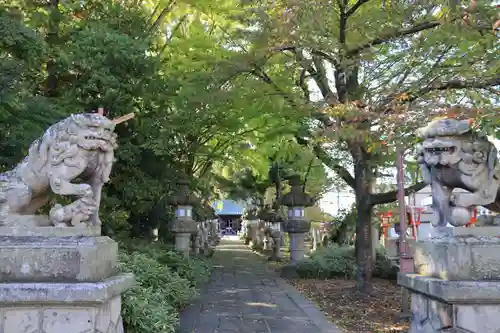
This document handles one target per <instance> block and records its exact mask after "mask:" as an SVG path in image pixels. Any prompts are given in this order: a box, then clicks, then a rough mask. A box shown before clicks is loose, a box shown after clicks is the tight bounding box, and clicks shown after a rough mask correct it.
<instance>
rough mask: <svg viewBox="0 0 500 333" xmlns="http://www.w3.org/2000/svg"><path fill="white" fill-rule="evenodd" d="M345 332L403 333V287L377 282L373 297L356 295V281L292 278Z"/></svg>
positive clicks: (305, 294) (299, 289) (406, 327)
mask: <svg viewBox="0 0 500 333" xmlns="http://www.w3.org/2000/svg"><path fill="white" fill-rule="evenodd" d="M288 282H289V283H291V284H292V285H294V286H295V288H296V289H297V290H298V291H299V292H301V293H302V294H303V295H304V296H306V297H307V298H308V299H309V300H310V301H312V302H313V303H315V304H316V305H317V306H318V307H319V308H320V309H321V310H322V311H323V312H324V313H325V315H326V316H327V317H328V318H329V319H330V320H331V321H332V322H334V323H335V324H336V325H337V326H338V327H339V328H340V329H341V330H342V331H344V332H345V333H403V332H408V321H407V320H401V287H399V286H398V285H397V284H396V282H394V281H386V280H381V279H374V283H373V285H374V290H373V292H372V293H371V294H370V295H360V294H358V293H356V292H354V281H349V280H337V279H329V280H315V279H307V280H304V279H289V280H288Z"/></svg>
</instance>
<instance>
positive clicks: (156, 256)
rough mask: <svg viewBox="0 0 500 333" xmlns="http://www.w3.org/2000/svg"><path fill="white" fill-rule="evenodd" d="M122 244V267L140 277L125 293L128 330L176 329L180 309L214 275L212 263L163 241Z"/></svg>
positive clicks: (129, 332) (156, 331)
mask: <svg viewBox="0 0 500 333" xmlns="http://www.w3.org/2000/svg"><path fill="white" fill-rule="evenodd" d="M120 245H121V246H120V270H121V271H122V272H132V273H134V274H135V277H136V280H137V283H136V285H135V286H134V287H133V288H132V289H130V290H129V291H127V292H126V293H125V294H124V295H123V296H124V297H123V302H122V317H123V321H124V325H125V330H126V332H127V333H144V332H148V333H170V332H172V333H173V332H175V329H176V328H177V326H178V324H179V311H180V310H181V309H182V308H183V307H185V306H186V305H188V304H189V303H190V301H191V300H192V299H193V298H195V297H196V296H197V289H196V287H197V286H198V285H199V284H200V283H203V282H205V281H207V280H208V279H209V278H210V272H211V269H212V267H211V265H210V264H209V262H208V261H206V260H204V259H202V258H184V257H183V256H181V255H179V254H178V253H176V252H175V251H173V250H172V248H170V247H169V246H166V245H162V244H156V243H155V244H151V243H148V242H138V241H136V242H131V241H127V242H121V243H120Z"/></svg>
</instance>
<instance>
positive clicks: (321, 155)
mask: <svg viewBox="0 0 500 333" xmlns="http://www.w3.org/2000/svg"><path fill="white" fill-rule="evenodd" d="M313 151H314V153H315V154H316V157H317V158H318V159H319V160H320V161H321V162H323V163H324V164H325V165H326V166H327V167H329V168H330V169H332V170H333V171H335V172H336V173H337V175H338V176H339V177H340V178H342V179H343V180H344V181H345V182H346V183H347V185H349V186H350V187H351V188H353V189H354V188H355V186H356V182H355V181H354V177H353V176H352V175H351V173H350V172H349V171H347V169H346V168H344V167H343V166H341V165H339V164H338V163H337V161H336V160H335V159H333V158H331V157H330V156H328V154H327V153H326V152H325V151H324V150H323V149H321V147H319V146H318V145H316V146H314V148H313Z"/></svg>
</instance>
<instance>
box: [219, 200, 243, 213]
mask: <svg viewBox="0 0 500 333" xmlns="http://www.w3.org/2000/svg"><path fill="white" fill-rule="evenodd" d="M212 207H213V208H214V209H215V214H217V215H243V206H242V205H240V204H238V203H237V202H236V201H233V200H216V201H214V202H213V203H212Z"/></svg>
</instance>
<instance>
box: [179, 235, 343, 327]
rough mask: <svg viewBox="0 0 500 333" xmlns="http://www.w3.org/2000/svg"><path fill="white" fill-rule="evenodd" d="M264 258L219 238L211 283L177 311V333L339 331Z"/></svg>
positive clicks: (236, 241)
mask: <svg viewBox="0 0 500 333" xmlns="http://www.w3.org/2000/svg"><path fill="white" fill-rule="evenodd" d="M265 261H266V258H263V257H261V256H259V255H257V254H255V253H253V252H252V251H250V250H249V249H248V248H247V247H246V246H245V245H243V244H242V243H241V241H239V240H228V239H223V240H222V242H221V244H219V246H218V247H217V249H216V252H215V254H214V256H213V262H214V265H215V266H216V268H215V271H214V274H213V276H212V279H211V282H210V283H209V284H208V286H207V287H206V288H205V290H204V291H202V294H201V297H200V298H199V300H198V301H197V302H196V303H195V304H193V305H192V306H190V307H188V308H187V309H186V310H184V312H183V313H182V314H181V327H180V333H340V331H339V330H338V329H337V328H336V327H335V326H334V325H332V324H331V323H330V322H328V321H327V319H326V318H325V316H324V315H323V314H322V313H321V312H320V311H319V310H318V309H317V308H316V307H315V306H314V305H312V304H311V303H310V302H309V301H307V300H305V299H304V298H303V297H302V296H301V295H300V294H299V293H298V292H297V291H296V290H295V289H294V288H293V287H292V286H290V285H288V284H286V283H285V282H284V281H283V280H282V279H281V278H280V277H279V276H278V274H277V273H275V272H274V271H273V270H272V269H270V268H269V266H268V265H267V264H266V262H265Z"/></svg>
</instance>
